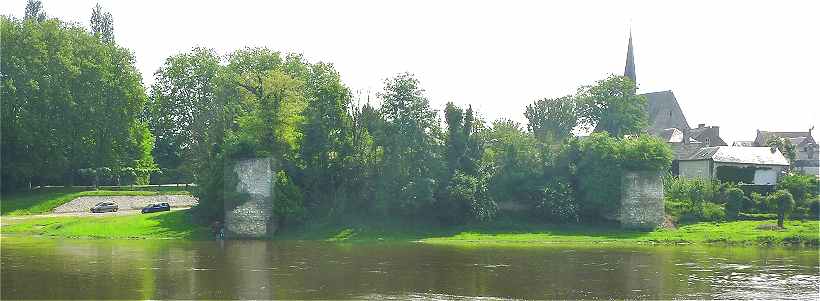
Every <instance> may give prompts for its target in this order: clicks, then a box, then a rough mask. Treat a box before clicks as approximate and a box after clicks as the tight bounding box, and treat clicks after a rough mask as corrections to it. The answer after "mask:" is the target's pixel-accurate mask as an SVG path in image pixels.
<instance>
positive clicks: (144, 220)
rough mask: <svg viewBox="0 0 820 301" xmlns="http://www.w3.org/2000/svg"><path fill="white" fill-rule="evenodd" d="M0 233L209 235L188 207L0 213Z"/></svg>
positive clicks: (124, 236)
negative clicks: (80, 212) (54, 213)
mask: <svg viewBox="0 0 820 301" xmlns="http://www.w3.org/2000/svg"><path fill="white" fill-rule="evenodd" d="M0 222H2V227H0V233H2V234H3V235H16V236H45V237H54V238H92V239H192V240H198V239H209V238H210V237H211V236H210V234H209V230H208V229H206V227H201V226H198V225H195V224H193V223H191V221H190V216H189V214H188V210H176V211H168V212H158V213H148V214H134V215H125V216H121V215H119V216H118V215H113V214H108V213H102V214H98V215H92V216H59V217H53V216H51V217H37V216H30V217H28V216H27V217H7V216H4V217H2V220H0Z"/></svg>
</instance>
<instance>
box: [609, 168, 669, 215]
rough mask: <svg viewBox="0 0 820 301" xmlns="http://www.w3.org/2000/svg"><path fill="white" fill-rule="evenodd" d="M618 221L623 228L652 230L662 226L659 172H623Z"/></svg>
mask: <svg viewBox="0 0 820 301" xmlns="http://www.w3.org/2000/svg"><path fill="white" fill-rule="evenodd" d="M621 183H622V184H621V185H623V186H622V189H621V208H620V211H619V214H618V216H619V217H618V220H619V221H620V222H621V226H623V227H624V228H632V229H654V228H656V227H658V226H660V225H662V224H663V220H664V215H665V213H664V204H663V177H662V176H661V174H660V173H659V172H645V171H639V172H634V171H627V172H624V175H623V180H622V182H621Z"/></svg>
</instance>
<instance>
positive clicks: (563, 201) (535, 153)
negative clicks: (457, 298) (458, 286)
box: [2, 1, 708, 228]
mask: <svg viewBox="0 0 820 301" xmlns="http://www.w3.org/2000/svg"><path fill="white" fill-rule="evenodd" d="M26 16H27V17H26V18H25V19H24V20H16V19H12V18H7V17H3V20H2V22H3V23H2V35H3V52H2V88H3V90H2V93H3V94H2V97H3V106H2V108H3V111H2V113H3V116H2V117H3V120H2V126H3V128H2V130H3V136H2V139H3V141H2V142H3V143H2V147H3V150H2V151H3V153H2V155H3V158H2V159H3V163H4V164H3V166H2V172H3V174H2V176H3V188H4V190H5V189H6V188H18V187H23V186H26V185H24V184H27V183H28V182H29V181H30V182H33V183H35V184H64V183H72V181H73V179H75V178H78V179H82V180H84V181H86V182H94V183H101V182H105V181H112V180H111V179H120V180H125V181H128V182H132V183H139V184H145V183H148V180H149V178H148V176H149V174H152V177H151V180H152V181H153V182H154V183H168V182H172V183H180V182H184V183H189V182H194V183H196V184H197V185H196V189H195V190H196V191H195V192H194V193H195V195H196V196H197V197H198V198H199V200H200V204H199V206H198V207H197V209H196V210H195V211H196V212H197V213H199V217H201V218H202V219H203V220H206V221H210V220H215V219H221V218H223V214H224V210H225V209H226V208H231V207H232V206H233V205H235V204H238V203H239V202H240V201H241V200H242V199H244V198H245V197H247V196H244V195H242V194H239V193H236V192H235V189H234V187H235V186H236V184H237V181H238V179H237V177H236V176H235V175H233V173H232V172H231V171H232V168H233V166H234V164H236V163H237V162H239V161H241V160H245V159H249V158H270V159H271V162H272V166H273V167H272V168H273V169H274V170H273V174H274V175H275V176H274V178H273V179H271V180H272V181H273V183H275V185H274V188H273V189H274V191H272V192H273V194H274V195H275V196H276V201H275V202H274V208H273V212H274V215H275V217H276V220H277V221H278V222H279V224H280V228H283V227H288V226H291V225H295V224H303V223H315V222H345V221H348V220H356V221H361V220H371V219H378V220H387V219H397V220H402V221H424V222H438V223H441V224H464V223H481V222H488V221H491V220H493V219H494V218H496V217H497V216H498V215H499V214H503V212H504V210H505V209H504V208H511V207H522V208H524V210H519V211H521V212H522V213H523V214H525V215H528V216H530V217H532V218H536V219H540V220H544V221H548V222H555V223H578V222H600V221H606V220H609V219H611V218H612V215H613V212H616V211H617V209H618V206H619V199H620V195H621V193H620V189H621V188H620V187H621V183H620V179H621V177H622V174H623V173H624V172H627V171H652V172H663V171H666V170H667V169H668V168H669V167H670V162H671V159H672V153H671V151H670V149H669V147H668V146H667V145H666V144H665V143H664V142H662V141H660V140H658V139H655V138H652V137H650V136H648V135H646V134H645V133H644V129H645V127H646V115H647V114H646V100H645V99H644V98H643V97H642V96H639V95H636V94H635V86H634V83H633V82H632V81H630V80H628V79H626V78H624V77H621V76H614V75H613V76H610V77H608V78H606V79H604V80H601V81H598V82H596V83H595V84H594V85H590V86H583V87H581V88H579V89H578V93H577V94H576V95H569V96H564V97H559V98H553V99H549V98H545V99H540V100H537V101H535V102H533V103H532V104H531V105H529V106H527V107H526V109H525V110H524V116H525V117H526V119H527V124H526V125H522V124H519V123H517V122H515V121H512V120H506V119H500V120H496V121H492V122H485V121H484V120H482V119H481V118H480V117H479V116H480V115H479V113H478V112H475V111H474V110H473V108H472V106H470V105H465V106H463V107H462V106H458V105H456V104H454V103H452V102H451V103H447V105H446V106H445V107H444V108H442V110H441V111H440V112H439V111H438V110H437V108H433V107H431V104H430V100H429V99H428V97H427V95H426V93H425V91H424V89H423V88H422V85H421V82H420V81H419V80H418V78H416V77H415V76H414V75H413V74H410V73H400V74H397V75H395V76H393V77H390V78H387V79H385V81H384V88H383V90H382V91H380V92H378V93H376V97H377V98H378V102H373V103H371V102H370V96H367V100H366V101H363V100H362V99H361V98H358V99H357V98H355V97H354V96H353V93H352V92H351V91H350V89H349V88H348V87H347V86H345V85H344V84H343V82H342V80H341V77H340V74H339V73H338V72H337V71H336V70H335V68H334V67H333V65H332V64H329V63H325V62H309V61H307V60H306V59H304V57H303V56H302V55H300V54H293V53H291V54H283V53H280V52H277V51H274V50H271V49H268V48H264V47H256V48H244V49H238V50H235V51H232V52H230V53H227V54H226V55H220V54H218V53H217V52H216V51H215V50H213V49H208V48H194V49H191V50H190V51H186V52H183V53H179V54H176V55H173V56H171V57H169V58H167V59H166V60H165V62H164V64H163V65H162V66H161V67H160V68H159V70H157V71H156V72H155V73H154V76H155V78H154V81H153V84H152V85H151V87H150V90H149V93H145V89H144V88H143V86H142V84H141V78H140V76H139V73H138V72H137V71H136V69H135V68H134V58H133V55H132V54H131V53H130V52H129V51H127V50H126V49H123V48H121V47H119V46H117V45H116V43H115V39H114V37H115V35H114V27H113V24H114V23H113V18H112V16H111V14H110V13H108V12H106V11H105V10H104V9H103V8H102V7H100V6H99V5H98V6H96V7H95V8H94V9H93V11H92V15H91V29H90V32H89V30H86V29H83V28H80V27H76V26H74V25H69V24H65V23H62V22H60V21H58V20H54V19H47V18H46V15H45V13H44V11H43V10H42V7H41V5H40V3H39V1H30V3H29V5H28V7H27V9H26ZM593 128H595V129H596V130H595V132H594V133H592V134H591V135H589V136H588V137H576V135H575V134H577V133H578V132H579V131H580V130H582V129H593ZM154 162H156V164H155V163H154ZM158 168H159V169H158ZM107 179H108V180H107ZM707 209H708V208H707ZM704 210H705V209H704ZM701 211H703V210H701ZM707 211H708V210H707Z"/></svg>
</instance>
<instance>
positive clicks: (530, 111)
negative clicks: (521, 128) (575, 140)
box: [524, 96, 578, 143]
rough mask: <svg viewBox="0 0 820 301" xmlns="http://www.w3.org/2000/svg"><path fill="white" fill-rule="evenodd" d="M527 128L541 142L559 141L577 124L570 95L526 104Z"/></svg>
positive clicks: (574, 105) (576, 112)
mask: <svg viewBox="0 0 820 301" xmlns="http://www.w3.org/2000/svg"><path fill="white" fill-rule="evenodd" d="M524 116H525V117H527V120H528V121H529V123H528V124H527V129H528V130H529V131H530V132H532V133H533V134H535V137H536V138H538V140H540V141H541V142H543V143H560V142H563V141H564V140H566V139H567V138H569V137H571V136H572V129H574V128H575V126H577V125H578V110H577V107H576V102H575V100H574V99H573V98H572V97H571V96H564V97H559V98H544V99H540V100H537V101H535V102H533V103H532V104H530V105H527V109H526V111H525V112H524Z"/></svg>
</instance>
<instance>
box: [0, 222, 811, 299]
mask: <svg viewBox="0 0 820 301" xmlns="http://www.w3.org/2000/svg"><path fill="white" fill-rule="evenodd" d="M0 247H2V253H1V254H2V280H1V281H2V290H0V297H2V298H3V299H55V298H58V299H74V298H79V299H236V298H242V299H444V300H450V299H462V298H474V297H486V298H487V299H491V300H492V299H593V298H617V299H680V298H683V299H738V298H742V299H815V300H816V299H818V297H820V296H818V289H819V288H820V271H819V270H818V269H820V263H818V261H820V259H819V258H818V256H820V254H819V253H818V249H817V248H757V247H723V246H622V245H621V246H616V245H606V244H599V245H590V244H586V245H568V244H556V245H542V246H539V247H526V248H510V247H480V248H479V247H464V246H439V245H427V244H422V243H367V244H364V243H361V244H345V243H326V242H311V241H224V242H215V241H177V240H126V241H111V240H70V239H64V240H61V239H42V238H21V237H3V238H2V244H0Z"/></svg>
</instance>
